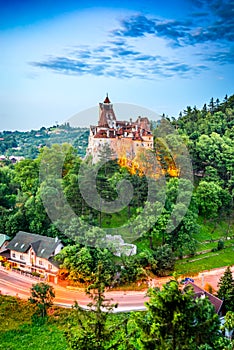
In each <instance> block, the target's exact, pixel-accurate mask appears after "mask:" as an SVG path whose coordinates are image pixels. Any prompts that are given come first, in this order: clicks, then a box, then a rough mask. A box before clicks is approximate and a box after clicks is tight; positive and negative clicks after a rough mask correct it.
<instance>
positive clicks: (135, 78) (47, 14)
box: [0, 0, 234, 130]
mask: <svg viewBox="0 0 234 350" xmlns="http://www.w3.org/2000/svg"><path fill="white" fill-rule="evenodd" d="M0 48H1V55H0V76H1V79H0V130H3V129H5V130H6V129H7V130H15V129H19V130H31V129H36V128H40V127H42V126H51V125H53V124H54V123H55V121H58V122H59V123H62V122H64V121H67V120H68V119H69V118H70V117H71V116H73V115H75V114H76V113H79V112H80V111H82V110H86V109H88V108H90V107H93V106H96V105H97V104H98V102H101V101H102V100H103V99H104V98H105V95H106V92H108V93H109V97H110V99H111V101H112V102H113V103H115V102H120V103H129V104H136V105H139V106H142V107H146V108H149V109H151V110H153V111H155V112H156V113H159V114H162V113H165V114H167V115H169V116H175V117H177V116H178V114H179V112H180V111H183V109H185V108H186V106H188V105H190V106H192V107H193V106H194V105H196V106H197V107H198V108H201V107H202V106H203V104H204V103H205V102H209V101H210V98H211V97H214V98H215V99H216V98H219V99H220V100H222V99H223V98H224V96H225V95H226V94H227V95H231V94H233V93H234V91H233V78H234V75H233V68H234V67H233V63H234V1H233V0H229V1H228V0H210V1H205V0H162V1H161V0H145V1H142V0H132V1H124V2H123V1H116V0H112V1H110V0H109V1H105V0H99V1H94V0H93V1H84V0H80V1H79V0H66V1H65V0H64V1H62V0H57V1H53V0H47V1H46V0H40V1H39V0H35V1H31V0H21V1H17V0H15V1H14V0H8V1H6V0H0ZM94 114H95V113H91V114H90V115H89V114H87V113H86V117H85V118H83V117H80V125H81V126H83V125H89V123H93V122H95V120H96V119H97V115H94ZM81 115H82V114H81ZM119 118H120V119H121V116H119Z"/></svg>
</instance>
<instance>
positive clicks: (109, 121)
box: [87, 94, 153, 163]
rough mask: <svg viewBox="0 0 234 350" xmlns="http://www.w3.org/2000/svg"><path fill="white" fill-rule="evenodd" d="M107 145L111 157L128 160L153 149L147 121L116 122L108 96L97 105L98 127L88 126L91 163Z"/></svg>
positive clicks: (143, 118) (142, 118)
mask: <svg viewBox="0 0 234 350" xmlns="http://www.w3.org/2000/svg"><path fill="white" fill-rule="evenodd" d="M107 145H108V146H109V147H110V149H111V150H112V153H113V157H115V158H120V157H126V158H127V159H129V160H133V159H134V158H135V156H136V155H137V152H138V150H139V149H141V148H144V149H152V148H153V135H152V132H151V130H150V122H149V119H148V118H146V117H140V116H139V117H138V118H137V119H136V121H132V119H131V118H130V120H129V121H123V120H121V121H119V120H117V119H116V116H115V112H114V109H113V104H112V103H111V101H110V99H109V97H108V94H107V96H106V98H105V100H104V102H103V103H99V121H98V125H96V126H90V135H89V144H88V148H87V156H88V155H91V156H92V159H93V163H97V162H98V160H99V157H100V151H101V150H102V149H103V147H105V146H107Z"/></svg>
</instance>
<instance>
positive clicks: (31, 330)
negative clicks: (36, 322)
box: [0, 324, 67, 350]
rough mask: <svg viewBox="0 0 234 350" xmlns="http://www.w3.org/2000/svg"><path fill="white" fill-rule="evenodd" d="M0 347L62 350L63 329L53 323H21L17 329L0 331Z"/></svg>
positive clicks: (63, 345)
mask: <svg viewBox="0 0 234 350" xmlns="http://www.w3.org/2000/svg"><path fill="white" fill-rule="evenodd" d="M0 339H1V343H0V349H2V350H3V349H4V350H6V349H7V350H25V349H28V350H51V349H56V350H64V349H67V344H66V340H65V338H64V335H63V331H62V330H60V329H59V328H58V327H56V326H54V325H49V324H46V325H43V326H40V327H39V326H33V325H26V324H24V325H22V326H20V327H19V328H18V329H14V330H7V331H5V332H3V331H1V332H0Z"/></svg>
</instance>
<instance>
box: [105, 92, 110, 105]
mask: <svg viewBox="0 0 234 350" xmlns="http://www.w3.org/2000/svg"><path fill="white" fill-rule="evenodd" d="M103 103H111V101H110V100H109V97H108V93H107V94H106V98H105V100H104V102H103Z"/></svg>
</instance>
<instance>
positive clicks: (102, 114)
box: [98, 94, 116, 128]
mask: <svg viewBox="0 0 234 350" xmlns="http://www.w3.org/2000/svg"><path fill="white" fill-rule="evenodd" d="M98 126H99V127H104V128H115V127H116V116H115V112H114V110H113V104H112V103H111V101H110V99H109V97H108V94H106V98H105V100H104V101H103V103H99V121H98Z"/></svg>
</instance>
